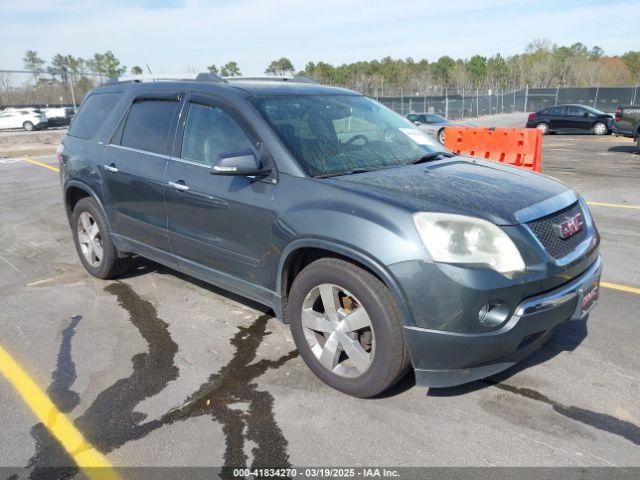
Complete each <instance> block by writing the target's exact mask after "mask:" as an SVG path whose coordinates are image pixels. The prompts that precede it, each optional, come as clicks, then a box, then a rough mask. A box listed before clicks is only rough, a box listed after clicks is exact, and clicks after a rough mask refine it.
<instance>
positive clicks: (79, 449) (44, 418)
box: [0, 346, 120, 480]
mask: <svg viewBox="0 0 640 480" xmlns="http://www.w3.org/2000/svg"><path fill="white" fill-rule="evenodd" d="M0 373H2V375H4V377H5V378H6V379H7V381H8V382H9V383H10V384H11V385H13V387H14V388H15V389H16V391H17V392H18V393H19V394H20V396H21V397H22V399H23V400H24V402H25V403H26V404H27V405H28V406H29V407H30V408H31V410H32V411H33V413H35V414H36V416H37V417H38V418H39V419H40V421H41V422H42V423H43V424H44V425H45V426H46V427H47V430H49V432H50V433H51V434H52V435H53V436H54V437H55V438H56V439H57V440H58V442H60V444H61V445H62V446H63V447H64V449H65V450H66V451H67V453H68V454H69V456H71V458H73V460H74V461H75V462H76V464H77V465H78V467H79V468H81V469H83V470H84V472H85V474H86V475H87V476H88V477H89V478H91V479H96V480H118V479H120V476H119V475H118V474H117V473H116V472H115V470H114V469H113V467H112V466H111V464H110V463H109V461H108V460H107V459H106V458H105V457H104V456H103V455H102V454H101V453H100V452H98V451H97V450H96V449H95V448H94V447H93V446H92V445H91V444H90V443H89V442H87V441H86V440H85V438H84V436H83V435H82V433H80V432H79V431H78V430H77V429H76V428H75V427H74V426H73V424H72V423H71V422H70V421H69V419H67V417H65V416H64V414H62V412H60V410H58V408H57V407H56V406H55V405H54V404H53V402H51V400H50V399H49V397H48V396H47V395H46V394H45V393H44V392H43V391H42V390H40V388H38V386H37V385H36V383H35V382H34V381H33V380H32V379H31V377H29V375H28V374H27V372H25V371H24V370H23V369H22V368H21V367H20V365H18V363H17V362H16V361H15V360H14V359H13V358H12V357H11V355H9V353H8V352H7V351H6V350H5V349H4V348H2V346H0Z"/></svg>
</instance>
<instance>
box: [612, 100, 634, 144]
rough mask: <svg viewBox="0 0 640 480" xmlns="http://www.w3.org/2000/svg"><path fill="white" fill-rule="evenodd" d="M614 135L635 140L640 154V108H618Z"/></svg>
mask: <svg viewBox="0 0 640 480" xmlns="http://www.w3.org/2000/svg"><path fill="white" fill-rule="evenodd" d="M613 133H614V134H615V135H621V136H623V137H630V138H633V139H634V140H635V141H636V150H637V151H638V152H640V106H627V107H625V106H620V107H618V108H616V115H615V123H614V124H613Z"/></svg>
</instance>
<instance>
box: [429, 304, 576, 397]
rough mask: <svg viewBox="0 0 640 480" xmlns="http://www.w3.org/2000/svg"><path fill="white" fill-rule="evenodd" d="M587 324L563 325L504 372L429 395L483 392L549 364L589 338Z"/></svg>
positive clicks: (449, 395) (442, 389) (450, 395)
mask: <svg viewBox="0 0 640 480" xmlns="http://www.w3.org/2000/svg"><path fill="white" fill-rule="evenodd" d="M587 322H588V317H587V318H585V319H583V320H575V321H569V322H564V323H561V324H560V325H558V326H557V327H556V328H555V330H554V331H553V333H552V334H551V337H550V338H549V339H548V340H547V341H546V342H545V343H543V344H542V346H541V347H540V348H539V349H538V350H536V351H535V352H533V353H532V354H531V355H530V356H528V357H526V358H525V359H523V360H522V361H520V362H519V363H517V364H515V365H514V366H512V367H510V368H508V369H507V370H505V371H504V372H500V373H497V374H496V375H493V376H491V377H488V378H485V379H482V380H477V381H475V382H471V383H467V384H465V385H460V386H457V387H449V388H430V389H429V391H428V392H427V395H428V396H431V397H455V396H458V395H464V394H467V393H471V392H475V391H477V390H482V389H484V388H487V387H491V386H493V385H495V384H497V383H501V382H504V381H505V380H507V379H508V378H511V377H513V376H514V375H516V374H518V373H520V372H522V371H524V370H526V369H528V368H531V367H534V366H536V365H539V364H541V363H544V362H547V361H549V360H551V359H552V358H554V357H555V356H557V355H559V354H560V353H563V352H573V351H574V350H575V349H576V348H577V347H578V346H579V345H580V344H581V343H582V341H583V340H584V339H585V338H586V336H587Z"/></svg>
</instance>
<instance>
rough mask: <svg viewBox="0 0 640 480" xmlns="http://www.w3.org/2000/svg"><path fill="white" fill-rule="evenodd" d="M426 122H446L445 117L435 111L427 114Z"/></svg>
mask: <svg viewBox="0 0 640 480" xmlns="http://www.w3.org/2000/svg"><path fill="white" fill-rule="evenodd" d="M427 122H429V123H447V119H446V118H444V117H441V116H440V115H436V114H435V113H431V114H429V115H427Z"/></svg>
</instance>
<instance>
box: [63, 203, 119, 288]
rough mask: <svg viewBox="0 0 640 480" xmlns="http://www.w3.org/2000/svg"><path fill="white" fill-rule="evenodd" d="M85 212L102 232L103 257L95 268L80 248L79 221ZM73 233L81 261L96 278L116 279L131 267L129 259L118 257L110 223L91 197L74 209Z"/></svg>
mask: <svg viewBox="0 0 640 480" xmlns="http://www.w3.org/2000/svg"><path fill="white" fill-rule="evenodd" d="M83 212H87V213H89V215H91V217H92V218H93V219H94V220H95V223H96V224H97V225H98V228H99V231H100V239H101V243H102V251H103V256H102V259H101V261H100V263H99V265H97V266H94V265H91V264H90V263H89V261H88V260H87V258H86V257H85V255H84V254H83V253H82V249H81V247H80V241H79V237H78V221H79V219H80V215H81V214H82V213H83ZM71 232H72V234H73V242H74V244H75V246H76V251H77V252H78V257H80V261H81V262H82V265H83V266H84V268H85V269H86V270H87V272H89V273H90V274H91V275H93V276H94V277H98V278H103V279H107V278H114V277H116V276H118V275H120V274H122V273H124V272H125V271H126V270H127V269H128V267H129V265H130V262H129V258H120V257H119V255H118V250H117V249H116V247H115V245H114V243H113V240H112V239H111V234H110V231H109V228H108V223H107V221H106V219H105V218H104V215H103V213H102V210H101V209H100V207H99V206H98V203H97V202H96V201H95V200H94V199H93V198H90V197H87V198H83V199H81V200H80V201H78V203H77V204H76V206H75V207H74V209H73V213H72V214H71Z"/></svg>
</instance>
